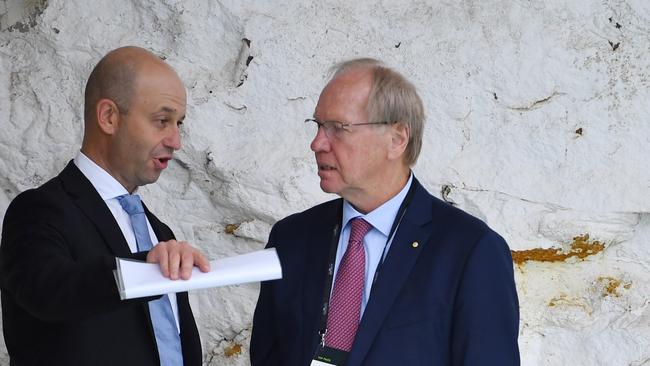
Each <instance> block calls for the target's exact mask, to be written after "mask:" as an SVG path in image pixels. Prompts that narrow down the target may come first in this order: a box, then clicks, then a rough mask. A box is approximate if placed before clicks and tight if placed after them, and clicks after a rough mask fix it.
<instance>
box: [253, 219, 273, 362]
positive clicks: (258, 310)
mask: <svg viewBox="0 0 650 366" xmlns="http://www.w3.org/2000/svg"><path fill="white" fill-rule="evenodd" d="M276 235H277V224H276V225H275V226H273V229H271V234H270V235H269V240H268V244H267V245H266V248H273V247H275V243H276ZM275 282H276V281H265V282H262V284H261V287H260V295H259V298H258V300H257V306H256V307H255V315H254V316H253V331H252V334H251V343H250V358H251V366H274V365H280V360H278V357H279V356H278V355H277V352H275V350H277V337H278V334H277V329H276V323H275V321H274V315H273V314H274V308H273V306H274V305H273V304H274V303H275V300H274V294H273V293H274V291H273V286H274V284H275Z"/></svg>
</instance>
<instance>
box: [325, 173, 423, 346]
mask: <svg viewBox="0 0 650 366" xmlns="http://www.w3.org/2000/svg"><path fill="white" fill-rule="evenodd" d="M414 192H415V182H411V187H409V190H408V193H406V197H404V201H402V204H401V205H400V207H399V210H397V215H396V216H395V221H393V226H392V227H391V229H390V232H389V233H388V239H387V240H386V244H384V250H383V251H382V254H381V258H380V260H379V264H377V269H376V270H375V275H374V277H373V279H372V285H371V287H370V294H371V295H372V291H373V289H374V288H375V283H376V282H377V278H378V277H379V272H380V271H381V268H382V265H383V263H384V258H385V257H386V248H388V243H390V241H391V239H393V236H394V235H395V231H396V230H397V227H398V226H399V224H400V223H401V222H402V219H403V218H404V214H405V213H406V208H407V207H408V205H409V203H410V202H411V199H412V198H413V193H414ZM341 207H342V206H341ZM341 215H343V213H342V212H341ZM340 221H341V220H339V222H340ZM340 235H341V225H340V224H338V223H337V224H336V226H334V230H333V231H332V244H330V254H329V259H328V263H327V279H326V282H325V288H324V291H323V306H322V307H321V319H320V327H319V330H318V334H319V335H320V337H321V347H323V346H325V334H326V333H327V316H328V314H329V303H330V293H331V292H332V284H333V282H334V265H335V263H336V250H337V249H338V246H339V236H340Z"/></svg>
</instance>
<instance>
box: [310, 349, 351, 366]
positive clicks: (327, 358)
mask: <svg viewBox="0 0 650 366" xmlns="http://www.w3.org/2000/svg"><path fill="white" fill-rule="evenodd" d="M347 360H348V352H345V351H341V350H340V349H336V348H330V347H322V348H321V349H320V351H319V352H318V353H317V354H316V357H314V359H313V360H311V363H310V364H309V366H331V365H334V366H345V363H346V361H347Z"/></svg>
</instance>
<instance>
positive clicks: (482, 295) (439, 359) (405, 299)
mask: <svg viewBox="0 0 650 366" xmlns="http://www.w3.org/2000/svg"><path fill="white" fill-rule="evenodd" d="M413 184H415V185H416V187H415V192H414V196H413V200H412V201H411V203H410V205H409V206H408V208H407V210H406V213H405V215H404V219H403V220H402V222H401V224H400V226H399V229H398V230H397V233H396V235H395V238H394V240H393V243H392V245H391V247H390V250H389V252H388V254H387V256H386V259H385V261H384V264H383V267H382V269H381V272H380V274H379V277H378V279H377V283H376V285H375V286H376V287H375V288H373V290H372V294H371V295H370V299H369V301H368V304H367V306H366V309H365V312H364V314H363V316H362V319H361V322H360V324H359V329H358V331H357V335H356V339H355V341H354V344H353V346H352V350H351V352H350V355H349V358H348V366H358V365H367V366H382V365H386V366H389V365H391V366H394V365H404V366H416V365H427V366H433V365H498V366H509V365H518V364H519V349H518V346H517V335H518V328H519V305H518V300H517V292H516V289H515V282H514V277H513V264H512V259H511V255H510V251H509V250H508V246H507V245H506V243H505V241H504V240H503V239H502V238H501V237H500V236H499V235H498V234H496V233H495V232H494V231H492V230H491V229H490V228H488V227H487V225H485V224H484V223H483V222H482V221H480V220H478V219H476V218H475V217H472V216H470V215H468V214H467V213H465V212H463V211H461V210H459V209H456V208H454V207H453V206H451V205H449V204H447V203H444V202H442V201H440V200H438V199H436V198H435V197H433V196H431V195H430V194H429V193H428V192H427V191H426V190H425V189H424V188H423V187H422V186H421V185H420V184H419V183H418V181H417V180H415V179H414V180H413ZM341 214H342V200H340V199H339V200H334V201H330V202H327V203H324V204H321V205H319V206H316V207H313V208H311V209H309V210H307V211H304V212H302V213H299V214H295V215H292V216H289V217H287V218H285V219H283V220H281V221H279V222H278V223H277V224H276V225H275V226H274V227H273V229H272V230H271V234H270V237H269V244H268V246H269V247H275V248H277V252H278V255H279V257H280V262H281V264H282V275H283V278H282V279H281V280H277V281H271V282H265V283H263V284H262V288H261V291H260V297H259V301H258V303H257V308H256V309H255V317H254V320H253V334H252V339H251V348H250V353H251V363H252V365H253V366H260V365H263V366H273V365H281V366H304V365H309V363H310V360H311V359H312V357H313V356H314V354H315V352H316V349H317V344H318V342H319V337H318V328H319V321H320V309H321V305H322V303H323V298H322V297H323V287H324V286H325V279H326V268H327V262H328V253H329V249H330V245H331V241H332V232H333V229H334V227H335V225H336V224H337V223H340V221H341ZM416 241H417V242H418V244H419V245H417V247H415V248H414V245H413V242H416Z"/></svg>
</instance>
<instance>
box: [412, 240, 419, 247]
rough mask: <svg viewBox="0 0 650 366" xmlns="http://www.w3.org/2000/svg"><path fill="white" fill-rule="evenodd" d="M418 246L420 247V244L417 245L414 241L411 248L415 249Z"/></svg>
mask: <svg viewBox="0 0 650 366" xmlns="http://www.w3.org/2000/svg"><path fill="white" fill-rule="evenodd" d="M418 245H420V243H418V242H417V241H414V242H413V244H411V246H412V247H413V248H417V247H418Z"/></svg>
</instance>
